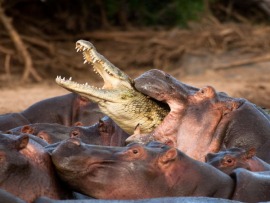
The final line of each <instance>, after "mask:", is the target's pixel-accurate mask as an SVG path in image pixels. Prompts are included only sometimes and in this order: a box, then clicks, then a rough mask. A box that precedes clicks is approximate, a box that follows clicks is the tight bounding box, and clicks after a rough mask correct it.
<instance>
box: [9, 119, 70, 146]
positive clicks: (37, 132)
mask: <svg viewBox="0 0 270 203" xmlns="http://www.w3.org/2000/svg"><path fill="white" fill-rule="evenodd" d="M71 129H72V127H69V126H64V125H61V124H58V123H34V124H28V125H24V126H19V127H16V128H13V129H10V130H8V131H6V133H8V134H21V133H26V134H32V135H34V136H36V137H39V138H40V139H42V140H44V141H46V142H47V143H48V144H52V143H56V142H59V141H62V140H64V139H67V138H69V133H70V131H71Z"/></svg>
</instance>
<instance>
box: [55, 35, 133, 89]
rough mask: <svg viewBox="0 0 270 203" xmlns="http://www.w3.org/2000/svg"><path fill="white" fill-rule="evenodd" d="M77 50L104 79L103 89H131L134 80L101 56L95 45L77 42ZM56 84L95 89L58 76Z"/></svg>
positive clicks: (83, 41) (82, 41) (86, 84)
mask: <svg viewBox="0 0 270 203" xmlns="http://www.w3.org/2000/svg"><path fill="white" fill-rule="evenodd" d="M75 49H76V50H77V52H82V54H83V58H84V63H87V64H91V65H92V67H93V70H94V72H95V73H97V74H98V75H99V76H101V77H102V79H103V81H104V85H103V87H102V89H106V90H111V89H115V88H118V89H119V88H120V89H122V88H130V87H131V84H132V80H131V79H130V78H129V76H128V75H126V74H125V73H124V72H122V71H121V70H120V69H118V68H117V67H115V66H114V65H113V64H112V63H111V62H110V61H108V60H107V59H106V58H105V57H104V56H102V55H101V54H99V53H98V52H97V50H96V48H95V47H94V46H93V44H91V43H90V42H88V41H85V40H79V41H77V42H76V47H75ZM56 82H57V83H58V84H59V85H61V86H64V85H65V84H66V85H68V86H69V87H70V86H71V85H72V86H73V85H74V86H76V87H78V88H79V87H80V88H88V87H89V88H93V86H89V85H88V83H85V84H78V83H76V82H73V81H72V78H70V79H69V80H66V79H65V78H61V77H59V76H58V77H57V78H56Z"/></svg>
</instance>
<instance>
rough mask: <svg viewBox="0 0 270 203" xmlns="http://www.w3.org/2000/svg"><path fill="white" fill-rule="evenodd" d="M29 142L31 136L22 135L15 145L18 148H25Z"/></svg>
mask: <svg viewBox="0 0 270 203" xmlns="http://www.w3.org/2000/svg"><path fill="white" fill-rule="evenodd" d="M28 142H29V137H28V135H20V136H18V138H17V139H16V143H15V147H16V149H18V150H21V149H24V148H25V147H26V146H27V144H28Z"/></svg>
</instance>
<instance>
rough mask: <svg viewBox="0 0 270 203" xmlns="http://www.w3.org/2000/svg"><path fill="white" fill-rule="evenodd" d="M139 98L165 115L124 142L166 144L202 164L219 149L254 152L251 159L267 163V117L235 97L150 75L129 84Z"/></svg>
mask: <svg viewBox="0 0 270 203" xmlns="http://www.w3.org/2000/svg"><path fill="white" fill-rule="evenodd" d="M135 87H136V88H137V89H138V90H139V91H140V92H142V93H144V94H146V95H148V96H150V97H152V98H154V99H156V100H158V101H162V102H165V103H167V104H168V105H169V107H170V112H169V114H168V115H167V116H166V117H165V118H164V120H163V122H162V123H161V124H160V125H159V126H158V127H157V128H156V129H155V130H154V131H153V132H152V133H150V134H146V135H144V137H145V136H147V137H148V138H147V139H146V138H142V137H141V136H143V135H138V134H135V135H134V136H131V137H129V138H128V139H127V142H132V141H140V140H147V141H149V140H157V141H161V142H163V143H172V145H173V146H175V147H177V148H178V149H180V150H181V151H183V152H184V153H186V154H187V155H189V156H191V157H192V158H195V159H197V160H200V161H204V159H205V156H206V154H207V153H210V152H218V151H219V150H220V149H222V147H224V146H225V147H226V148H231V147H239V148H243V149H250V148H251V147H253V146H254V147H255V148H256V150H257V156H258V157H259V158H261V159H263V160H265V161H267V162H270V151H269V147H270V139H269V138H270V117H269V115H268V114H267V113H266V112H264V111H263V110H262V109H260V108H259V107H257V106H255V105H254V104H252V103H250V102H249V101H247V100H245V99H241V98H232V97H229V96H228V95H226V94H225V93H222V92H216V91H215V89H214V88H213V87H211V86H207V87H204V88H201V89H198V88H195V87H192V86H189V85H186V84H184V83H181V82H180V81H178V80H177V79H175V78H174V77H172V76H171V75H169V74H167V73H165V72H163V71H160V70H150V71H148V72H146V73H144V74H142V75H141V76H140V77H138V78H137V79H136V80H135Z"/></svg>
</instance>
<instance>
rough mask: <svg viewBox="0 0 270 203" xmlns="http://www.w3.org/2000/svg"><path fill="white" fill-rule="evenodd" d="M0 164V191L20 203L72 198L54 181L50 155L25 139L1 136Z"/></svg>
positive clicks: (7, 135)
mask: <svg viewBox="0 0 270 203" xmlns="http://www.w3.org/2000/svg"><path fill="white" fill-rule="evenodd" d="M0 161H1V165H0V169H1V170H0V188H1V189H3V190H6V191H7V192H9V193H11V194H13V195H15V196H17V197H19V198H21V199H22V200H25V201H26V202H33V201H34V200H35V199H36V198H38V197H39V196H47V197H50V198H52V199H68V198H70V197H72V193H71V192H70V191H69V190H67V189H66V187H65V186H64V185H62V182H60V180H59V179H58V178H57V176H56V174H55V169H54V167H53V165H52V162H51V159H50V156H49V154H48V153H47V152H45V150H44V149H43V147H42V146H41V145H39V144H38V143H37V142H35V141H33V140H32V139H29V137H28V136H27V135H20V136H15V135H10V134H0Z"/></svg>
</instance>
